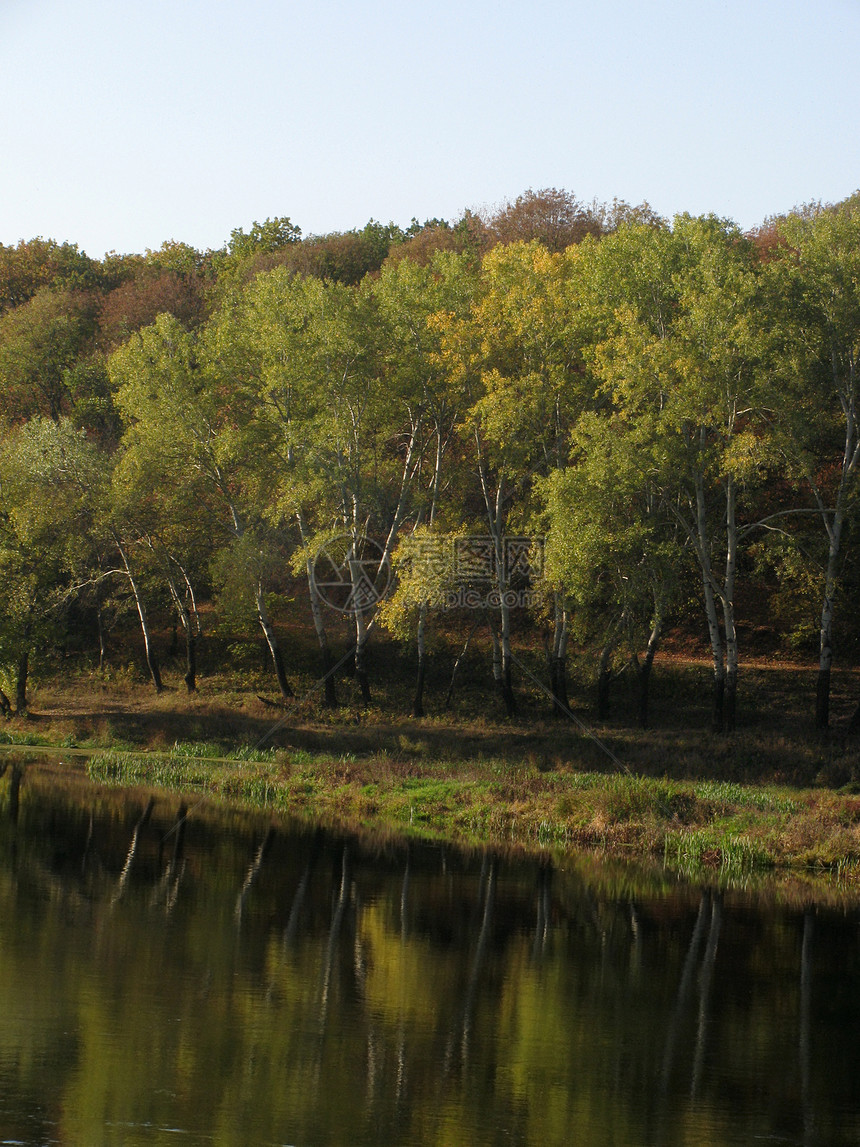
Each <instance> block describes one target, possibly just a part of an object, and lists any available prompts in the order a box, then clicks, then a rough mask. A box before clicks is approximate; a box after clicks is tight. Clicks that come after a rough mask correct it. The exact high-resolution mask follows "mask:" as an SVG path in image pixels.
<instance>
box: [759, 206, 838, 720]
mask: <svg viewBox="0 0 860 1147" xmlns="http://www.w3.org/2000/svg"><path fill="white" fill-rule="evenodd" d="M775 231H776V235H777V242H776V245H775V247H774V249H773V257H772V258H771V259H770V260H769V262H768V263H767V267H766V270H767V275H768V282H769V286H770V287H771V294H770V297H769V303H770V308H769V310H768V311H767V312H763V314H766V316H767V319H768V320H770V321H769V323H768V330H767V334H768V336H769V343H770V347H771V352H772V359H771V361H772V363H773V369H774V381H775V386H774V422H775V429H776V433H777V435H778V440H779V443H780V447H781V450H782V452H783V454H784V456H785V458H786V459H787V461H788V464H789V466H790V470H791V472H792V473H793V474H794V475H796V476H797V477H798V478H799V479H800V480H801V481H802V482H803V483H804V484H805V486H806V488H807V490H808V491H809V493H810V494H811V497H812V506H811V508H812V509H813V511H814V512H816V513H817V516H818V518H819V520H820V522H821V525H822V527H823V529H824V533H825V536H826V546H827V552H826V557H825V558H824V560H823V562H822V567H823V578H822V601H821V613H820V618H821V621H820V631H819V661H818V681H817V689H816V702H815V723H816V725H817V726H818V727H819V728H825V727H826V726H827V725H828V723H829V718H830V677H831V671H832V665H833V619H834V612H835V607H836V604H837V599H838V593H839V567H840V562H841V560H842V549H843V534H844V530H845V525H846V520H847V517H848V515H849V512H850V509H851V501H852V498H853V496H854V494H855V491H856V489H857V481H858V473H860V410H858V404H860V204H858V202H857V198H856V197H854V199H852V200H849V201H847V202H846V203H845V204H842V205H840V206H837V207H832V208H824V207H820V206H817V205H816V206H813V207H811V208H809V209H807V210H806V211H803V212H799V213H795V214H793V215H790V216H788V217H786V218H784V219H782V220H777V221H776V222H775ZM773 320H775V321H773Z"/></svg>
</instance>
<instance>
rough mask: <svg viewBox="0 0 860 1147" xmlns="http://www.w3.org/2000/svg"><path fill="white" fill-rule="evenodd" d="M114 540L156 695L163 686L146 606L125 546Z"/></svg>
mask: <svg viewBox="0 0 860 1147" xmlns="http://www.w3.org/2000/svg"><path fill="white" fill-rule="evenodd" d="M115 540H116V548H117V551H118V553H119V556H120V557H121V558H122V564H123V566H124V567H125V572H126V576H127V577H128V581H129V585H130V586H131V592H132V594H133V595H134V604H135V605H136V606H137V616H138V618H139V619H140V628H141V631H142V632H143V645H144V649H145V652H146V664H147V667H148V668H149V674H150V676H151V677H152V684H153V685H154V686H155V691H156V693H161V692H162V691H163V690H164V686H163V685H162V683H161V672H160V670H159V668H158V659H157V658H156V656H155V649H154V648H153V644H152V635H151V634H150V632H149V621H148V619H147V616H146V606H145V605H144V601H143V597H142V595H141V592H140V588H139V587H138V584H137V579H136V578H135V576H134V574H133V573H132V569H131V564H130V563H129V560H128V555H127V554H126V552H125V546H123V544H122V543H121V542H120V541H119V539H115Z"/></svg>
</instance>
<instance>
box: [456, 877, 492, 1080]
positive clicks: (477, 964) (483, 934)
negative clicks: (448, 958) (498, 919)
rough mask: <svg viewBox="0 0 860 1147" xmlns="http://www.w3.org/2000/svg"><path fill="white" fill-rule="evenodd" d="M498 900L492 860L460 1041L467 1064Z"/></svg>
mask: <svg viewBox="0 0 860 1147" xmlns="http://www.w3.org/2000/svg"><path fill="white" fill-rule="evenodd" d="M495 898H496V862H495V860H493V859H491V860H490V865H489V870H488V872H487V884H486V890H485V892H484V914H483V917H482V919H481V931H480V934H479V936H478V945H477V947H476V949H475V958H474V960H473V961H472V972H471V975H470V976H469V986H468V988H467V990H466V1002H465V1006H464V1008H463V1030H462V1036H461V1040H460V1051H461V1055H462V1058H463V1063H464V1064H465V1063H466V1061H467V1060H468V1058H469V1037H470V1035H471V1031H472V1013H473V1011H474V1009H475V997H476V996H477V994H478V984H479V983H480V979H481V971H482V969H483V965H484V957H485V956H486V953H487V947H488V945H489V941H490V934H491V932H492V927H493V908H494V906H495Z"/></svg>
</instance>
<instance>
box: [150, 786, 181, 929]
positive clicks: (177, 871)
mask: <svg viewBox="0 0 860 1147" xmlns="http://www.w3.org/2000/svg"><path fill="white" fill-rule="evenodd" d="M187 819H188V805H186V804H185V802H184V801H183V803H182V804H181V805H180V806H179V810H178V811H177V813H176V820H175V821H174V822H173V828H171V829H170V832H168V833H167V834H166V836H165V837H164V839H163V840H162V842H161V847H160V848H159V861H160V860H161V853H162V851H163V848H164V845H165V843H166V842H167V840H168V839H169V837H170V836H171V835H172V836H173V850H172V853H171V857H170V860H169V861H168V863H167V865H166V867H165V869H164V875H163V876H162V878H161V881H160V882H159V887H158V890H157V892H156V894H155V896H154V897H153V900H154V902H155V903H158V902H159V901H160V900H162V899H163V900H164V911H165V914H166V915H168V916H169V915H170V913H171V912H172V911H173V909H174V907H175V905H176V900H177V897H178V896H179V885H180V882H181V880H182V877H183V874H184V872H185V862H184V861H183V859H182V850H183V846H184V843H185V822H186V821H187Z"/></svg>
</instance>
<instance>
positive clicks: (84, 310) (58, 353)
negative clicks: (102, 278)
mask: <svg viewBox="0 0 860 1147" xmlns="http://www.w3.org/2000/svg"><path fill="white" fill-rule="evenodd" d="M94 318H95V299H94V296H92V295H91V294H90V293H88V292H81V291H73V290H69V289H65V288H64V289H54V288H52V287H42V288H40V289H39V290H38V291H37V292H36V293H35V294H34V295H33V297H32V298H31V299H29V300H28V301H27V302H26V303H23V304H22V305H21V306H19V307H16V308H15V309H14V310H12V311H9V312H7V313H6V314H5V315H3V316H2V318H0V395H1V396H2V398H3V405H4V407H5V409H6V412H7V416H8V417H11V418H30V417H33V416H36V415H47V416H48V417H49V418H51V419H53V421H54V422H59V420H60V417H61V416H62V415H63V414H68V413H69V410H70V406H71V397H70V393H69V382H68V372H69V370H71V368H72V367H73V366H74V365H75V363H76V362H77V360H78V359H79V357H80V356H81V355H82V354H83V353H84V352H85V351H86V350H87V349H89V347H90V345H91V340H92V336H93V332H94Z"/></svg>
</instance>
